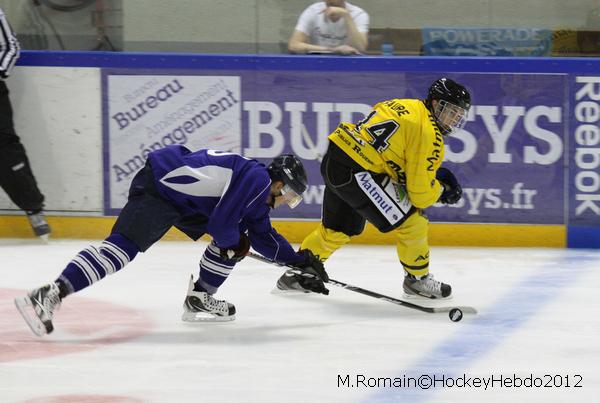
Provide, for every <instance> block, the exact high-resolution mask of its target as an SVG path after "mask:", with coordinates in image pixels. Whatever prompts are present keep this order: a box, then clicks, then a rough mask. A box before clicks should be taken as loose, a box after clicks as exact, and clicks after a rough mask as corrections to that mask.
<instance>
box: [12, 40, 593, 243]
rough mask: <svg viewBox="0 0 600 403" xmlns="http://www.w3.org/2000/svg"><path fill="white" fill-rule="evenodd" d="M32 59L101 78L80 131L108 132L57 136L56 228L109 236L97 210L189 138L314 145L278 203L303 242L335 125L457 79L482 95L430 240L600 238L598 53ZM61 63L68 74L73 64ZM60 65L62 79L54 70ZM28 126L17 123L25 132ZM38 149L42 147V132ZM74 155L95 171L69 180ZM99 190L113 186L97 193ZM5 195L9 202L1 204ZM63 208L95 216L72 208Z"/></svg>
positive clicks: (32, 72)
mask: <svg viewBox="0 0 600 403" xmlns="http://www.w3.org/2000/svg"><path fill="white" fill-rule="evenodd" d="M20 65H21V66H28V67H26V68H22V69H21V70H19V71H18V74H17V78H16V85H17V86H18V85H19V84H20V83H24V84H23V86H26V83H28V82H30V81H31V77H30V76H33V77H35V78H36V80H37V81H36V82H37V84H38V85H37V87H36V89H37V91H38V92H40V93H42V95H43V94H44V93H45V92H50V91H54V90H55V88H56V85H57V83H60V80H61V79H62V80H64V81H65V82H68V84H70V85H72V86H73V88H74V90H73V91H75V88H76V87H75V85H74V84H73V83H74V82H76V81H77V80H78V79H80V78H81V77H82V76H86V75H87V76H89V77H86V78H85V80H86V81H85V83H86V84H88V85H87V89H86V91H85V93H83V92H79V93H78V94H73V95H72V96H73V97H75V99H77V97H81V98H82V100H81V102H80V104H81V108H85V107H86V106H85V105H88V107H89V108H90V110H88V111H86V112H87V114H88V115H89V113H90V112H93V113H94V119H93V122H92V123H89V122H88V126H89V127H87V128H86V129H87V130H86V131H85V133H89V135H90V136H94V138H95V140H90V139H86V140H83V141H84V142H85V141H87V142H90V141H95V142H96V143H94V144H92V145H91V146H90V148H89V149H80V150H79V151H80V152H79V153H77V154H78V155H73V153H68V152H66V151H65V150H64V148H65V147H60V148H57V150H56V153H64V155H57V156H55V158H56V159H57V161H58V160H60V161H58V162H57V163H56V165H57V166H56V167H55V169H56V171H57V172H55V174H54V175H48V177H47V178H46V180H47V181H50V182H51V185H50V186H46V187H50V188H51V189H50V192H49V195H48V198H47V199H48V202H47V207H48V210H49V211H50V212H51V213H52V212H53V211H56V212H57V213H56V217H51V220H52V221H55V223H54V227H56V228H57V230H56V231H55V234H56V235H57V236H61V234H64V236H70V235H69V234H70V233H71V232H73V233H74V234H75V235H76V236H83V235H78V234H86V233H90V234H89V236H93V237H96V236H98V237H103V236H104V235H105V234H106V231H105V230H106V229H107V228H108V229H110V225H109V224H105V223H110V222H112V220H113V219H112V218H101V217H94V218H92V217H90V215H102V216H113V215H115V214H117V213H118V211H119V209H120V208H121V207H122V205H123V204H124V202H125V200H126V193H127V187H128V184H129V181H130V179H131V177H132V175H133V174H135V172H136V171H137V170H138V169H139V168H140V167H141V166H142V165H143V162H144V160H145V156H146V155H147V153H148V152H150V151H152V150H154V149H157V148H162V147H164V146H166V145H169V144H185V145H186V146H188V147H190V148H192V149H194V148H200V147H210V148H216V149H222V150H231V151H234V152H239V153H241V154H242V155H244V156H246V157H249V158H256V159H259V160H261V161H263V162H268V161H269V160H270V159H271V158H272V157H274V156H276V155H278V154H280V153H283V152H292V153H295V154H296V155H298V156H299V157H300V158H302V159H303V162H304V164H305V166H306V168H307V171H308V174H309V181H310V187H309V190H308V192H307V195H306V197H305V201H306V202H305V203H303V205H301V207H298V208H297V209H296V210H293V211H290V210H285V209H282V210H281V211H276V212H275V214H274V217H275V218H276V220H277V224H276V226H277V228H278V229H279V230H280V231H281V232H282V233H283V234H284V235H286V236H289V237H290V239H292V240H294V241H297V240H300V239H301V237H302V236H303V234H305V233H306V232H308V231H310V230H311V229H312V228H314V227H315V225H316V223H315V221H316V220H318V218H319V217H320V210H321V200H322V192H323V183H322V180H321V178H320V175H319V162H318V157H319V155H322V154H323V153H324V151H325V149H326V146H327V141H326V135H327V134H328V133H329V132H330V131H332V130H333V129H334V128H335V126H336V125H337V124H338V123H339V122H340V121H357V120H359V119H361V118H362V117H363V116H364V115H365V114H366V113H368V111H369V109H370V105H372V104H374V103H376V102H378V101H381V100H385V99H390V98H420V97H423V96H424V94H425V93H426V90H427V87H428V85H429V84H430V83H431V81H433V80H434V79H436V78H438V77H441V76H448V77H450V78H453V79H456V80H458V81H460V82H461V83H463V84H465V85H466V86H467V87H468V88H469V89H470V91H471V93H472V95H473V107H472V108H471V111H470V113H469V117H468V122H467V125H466V127H465V129H464V130H463V131H461V132H460V133H458V134H456V135H455V136H453V137H450V138H449V139H448V141H447V144H446V159H445V162H444V165H445V166H447V167H449V168H450V169H451V170H452V171H453V172H455V173H456V174H457V176H458V178H459V180H460V181H461V183H462V185H463V188H464V190H465V192H464V197H463V200H462V201H461V203H459V204H458V205H456V206H441V205H436V206H433V207H431V208H430V209H428V211H427V213H428V215H429V217H430V219H431V221H432V226H431V239H432V244H440V245H454V244H457V245H479V244H481V245H490V246H492V245H493V246H498V245H505V246H518V245H531V246H572V247H600V229H599V228H600V146H599V144H600V131H599V129H598V125H597V121H598V120H599V119H600V106H599V105H598V101H600V77H597V76H595V75H594V74H595V73H594V71H597V70H598V66H599V63H598V61H597V60H595V59H558V58H553V59H544V58H535V59H533V58H532V59H524V58H519V59H516V58H494V59H484V58H460V59H454V58H436V57H421V58H411V57H408V58H404V57H402V58H393V57H392V58H382V57H360V58H344V57H312V56H307V57H299V56H296V57H292V56H243V55H238V56H233V55H165V54H160V55H159V54H127V53H119V54H112V53H66V54H65V53H44V52H24V55H23V56H22V58H21V60H20ZM56 67H58V68H60V69H62V70H58V71H59V72H60V71H64V74H62V77H57V75H56V72H57V70H56V69H55V68H56ZM48 68H52V69H53V70H52V72H53V78H46V77H45V75H44V72H46V71H47V69H48ZM90 72H92V73H90ZM47 75H48V74H46V76H47ZM59 76H60V74H59ZM49 80H54V81H53V82H52V83H51V84H52V85H50V84H48V81H49ZM89 84H91V85H89ZM9 86H11V89H12V82H10V81H9ZM90 93H91V95H90ZM13 96H14V97H15V98H18V97H22V98H18V100H19V99H22V101H23V103H25V102H26V101H27V104H28V105H32V104H33V106H32V107H33V108H39V110H45V109H46V105H45V104H43V102H45V101H44V97H41V99H42V101H36V99H37V98H36V99H34V98H33V97H32V98H31V99H29V98H28V97H30V96H31V95H29V94H28V93H27V92H25V93H24V94H18V93H17V94H15V91H13ZM85 97H88V99H86V98H85ZM38 98H40V97H38ZM63 99H64V97H63ZM86 100H88V101H89V102H86ZM57 101H58V100H54V102H53V104H52V106H49V107H50V109H52V108H54V109H52V112H51V113H50V116H48V113H47V112H46V113H45V114H41V115H43V116H44V119H45V120H46V121H50V120H52V117H53V116H51V115H52V113H57V114H58V113H60V112H61V111H60V106H57V105H60V102H57ZM17 102H18V101H17ZM61 102H62V100H61ZM36 104H37V105H36ZM90 105H93V106H90ZM77 108H79V106H78V105H70V106H69V111H68V112H69V113H67V114H63V116H69V115H72V116H73V118H74V119H75V120H77V118H78V117H79V116H82V115H83V112H82V113H80V114H78V113H77V112H78V111H77ZM92 108H93V109H92ZM17 110H18V109H17ZM54 111H56V112H54ZM62 112H64V111H62ZM19 119H21V120H26V116H24V115H23V114H20V115H19V114H18V115H17V125H19ZM63 120H67V119H64V118H63ZM43 123H44V122H41V123H40V125H42V124H43ZM27 124H30V125H31V124H33V123H23V125H25V126H26V125H27ZM64 124H65V125H66V124H68V123H66V122H65V123H64ZM96 126H97V127H96ZM26 129H27V127H26V128H25V129H22V130H21V133H23V134H22V137H23V138H24V141H25V140H26V139H27V135H28V134H27V132H26V131H25V130H26ZM69 129H72V128H69ZM77 129H79V130H80V129H81V128H80V127H78V128H77ZM29 130H31V129H29ZM48 131H49V129H48V130H46V132H48ZM72 131H73V130H53V131H51V132H49V133H48V136H51V137H52V140H53V141H52V142H54V143H59V144H60V143H61V141H62V142H65V143H66V144H68V141H69V140H68V139H69V134H70V133H69V132H71V133H72ZM54 137H56V139H54ZM50 147H52V144H50ZM32 150H33V151H32V152H33V153H34V154H35V153H36V152H37V150H36V148H35V145H33V146H32ZM41 151H42V150H40V152H41ZM81 154H83V155H84V156H85V161H86V163H85V166H84V165H82V164H81V162H78V163H77V164H75V163H74V164H72V166H68V163H69V162H68V161H69V159H74V158H81ZM32 159H33V160H34V161H36V158H35V156H34V157H33V158H32ZM90 162H92V165H93V167H92V168H91V167H90V166H89V165H90ZM61 164H62V165H61ZM73 166H76V167H77V168H76V169H75V171H77V170H80V169H83V170H85V169H88V170H89V173H86V174H85V175H79V176H74V177H69V175H74V174H73V171H74V169H73ZM34 168H35V166H34ZM42 175H44V174H42ZM59 179H62V182H60V181H59ZM53 181H55V182H56V183H52V182H53ZM40 182H41V183H44V182H43V181H41V180H40ZM67 184H68V185H67ZM52 185H56V186H52ZM73 185H75V186H73ZM61 187H63V188H66V189H65V192H67V193H68V192H69V191H73V188H75V189H76V188H82V189H83V191H81V192H78V193H77V192H75V194H74V195H73V196H71V197H70V198H66V197H64V196H60V197H59V193H60V188H61ZM98 187H100V188H101V190H100V192H101V194H97V193H95V192H98V190H97V189H98ZM92 188H94V189H92ZM54 191H55V192H56V193H57V194H56V195H54V194H53V193H52V192H54ZM84 198H85V200H83V199H84ZM4 205H5V203H4V202H3V201H2V200H1V199H0V207H2V206H4ZM74 206H75V207H74ZM63 211H64V212H67V213H69V212H71V211H74V213H75V214H76V215H79V216H83V217H64V216H63V215H62V214H61V212H63ZM90 212H91V213H92V214H89V213H90ZM18 219H19V217H7V218H2V220H18ZM89 221H92V222H93V224H90V223H89ZM80 223H82V224H80ZM51 224H52V222H51ZM2 227H3V228H4V229H3V230H2V231H3V233H1V234H0V235H3V236H9V235H10V234H7V233H6V232H10V231H12V229H11V230H8V229H6V227H7V226H6V225H3V226H2ZM79 227H81V228H79ZM63 228H64V229H63ZM25 230H26V231H27V229H25ZM95 232H100V233H99V234H96V233H95ZM357 242H368V243H387V242H393V236H390V235H381V234H378V233H376V231H373V230H372V229H370V228H369V229H368V230H367V231H366V233H365V234H364V235H363V236H361V237H360V238H359V239H357Z"/></svg>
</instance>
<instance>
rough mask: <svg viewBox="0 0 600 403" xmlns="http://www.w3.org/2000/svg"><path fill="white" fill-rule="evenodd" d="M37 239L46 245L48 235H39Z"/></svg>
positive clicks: (48, 238)
mask: <svg viewBox="0 0 600 403" xmlns="http://www.w3.org/2000/svg"><path fill="white" fill-rule="evenodd" d="M38 238H40V240H41V241H42V243H43V244H47V243H48V241H49V240H50V234H45V235H40V236H39V237H38Z"/></svg>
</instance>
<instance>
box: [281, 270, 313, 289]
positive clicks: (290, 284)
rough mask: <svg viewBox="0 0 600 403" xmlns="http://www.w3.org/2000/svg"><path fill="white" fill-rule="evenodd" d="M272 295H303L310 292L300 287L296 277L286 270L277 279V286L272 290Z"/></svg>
mask: <svg viewBox="0 0 600 403" xmlns="http://www.w3.org/2000/svg"><path fill="white" fill-rule="evenodd" d="M272 292H273V294H305V293H309V292H310V290H307V289H306V288H304V287H302V285H300V283H299V282H298V276H296V275H295V274H294V273H292V272H291V270H287V271H286V272H285V273H283V274H282V275H281V277H279V279H278V280H277V284H276V285H275V288H274V289H273V291H272Z"/></svg>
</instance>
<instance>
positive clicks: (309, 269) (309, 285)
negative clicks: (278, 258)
mask: <svg viewBox="0 0 600 403" xmlns="http://www.w3.org/2000/svg"><path fill="white" fill-rule="evenodd" d="M300 253H301V254H303V255H304V260H301V261H299V262H297V263H292V264H290V266H292V267H293V268H295V269H298V270H300V271H302V272H304V273H306V274H307V275H303V274H298V273H296V274H295V277H296V280H297V281H298V283H299V284H300V285H301V286H302V288H304V289H306V290H309V291H312V292H316V293H318V294H325V295H329V290H328V289H327V288H326V287H325V284H323V283H324V282H325V283H326V282H328V281H329V276H328V275H327V272H326V271H325V267H324V266H323V263H322V262H321V261H320V260H319V258H318V257H316V256H315V254H314V253H312V252H311V251H310V250H308V249H305V250H302V251H300Z"/></svg>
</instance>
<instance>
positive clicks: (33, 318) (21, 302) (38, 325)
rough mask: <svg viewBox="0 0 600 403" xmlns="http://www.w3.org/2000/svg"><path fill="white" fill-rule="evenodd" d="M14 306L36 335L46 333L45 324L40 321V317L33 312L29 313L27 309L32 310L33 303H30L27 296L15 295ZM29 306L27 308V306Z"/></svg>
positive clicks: (40, 335) (39, 335)
mask: <svg viewBox="0 0 600 403" xmlns="http://www.w3.org/2000/svg"><path fill="white" fill-rule="evenodd" d="M15 306H16V307H17V310H18V311H19V313H20V314H21V316H22V317H23V319H24V320H25V323H27V326H29V328H30V329H31V331H32V332H33V333H34V334H35V335H36V336H38V337H42V336H44V335H46V334H47V332H46V326H44V324H43V323H42V321H41V320H40V318H38V317H37V315H36V314H35V312H34V314H33V315H30V314H29V312H28V311H29V310H33V305H32V304H31V299H30V298H29V297H17V298H15ZM28 307H29V308H28Z"/></svg>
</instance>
